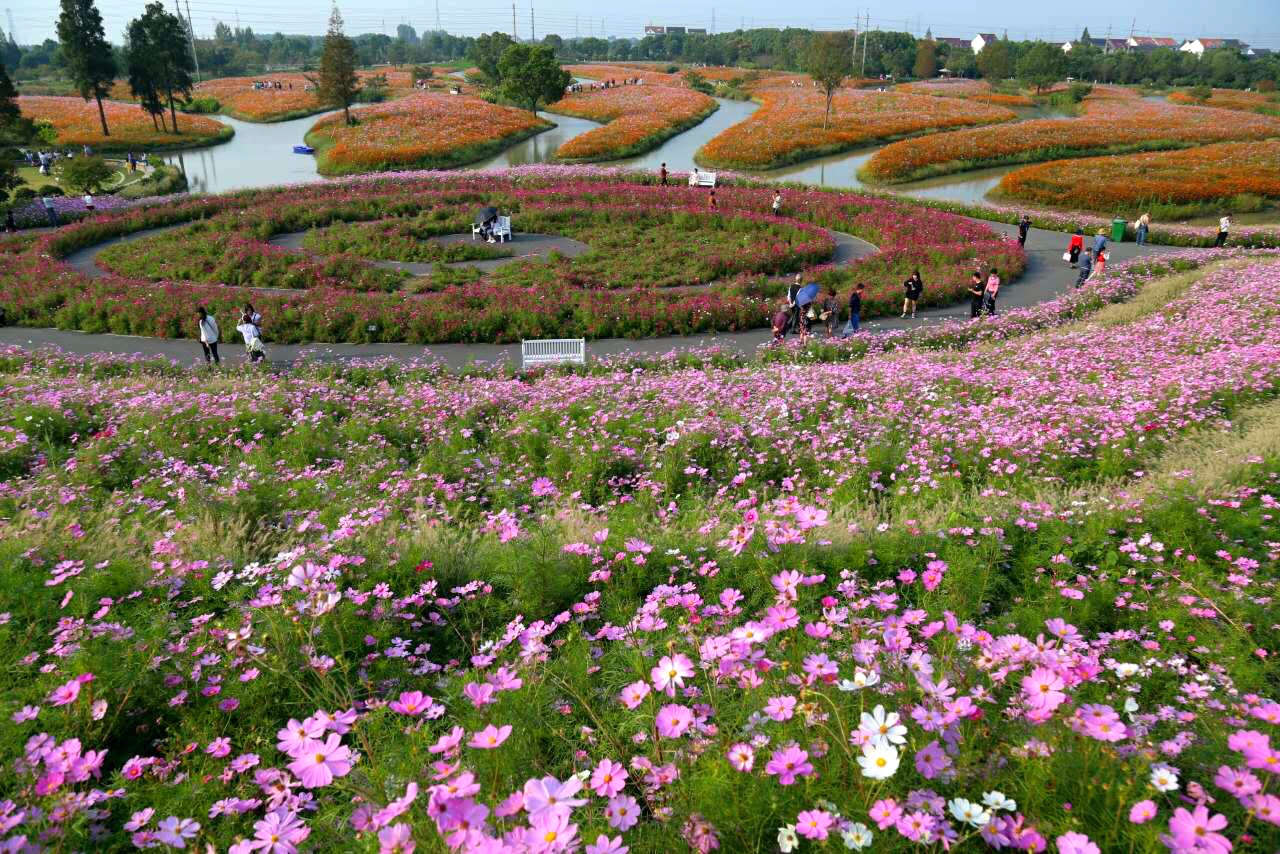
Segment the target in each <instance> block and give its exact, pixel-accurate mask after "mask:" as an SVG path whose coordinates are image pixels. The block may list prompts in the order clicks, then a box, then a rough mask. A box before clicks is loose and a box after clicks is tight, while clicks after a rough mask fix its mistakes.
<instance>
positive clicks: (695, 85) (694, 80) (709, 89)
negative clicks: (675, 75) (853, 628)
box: [682, 68, 716, 95]
mask: <svg viewBox="0 0 1280 854" xmlns="http://www.w3.org/2000/svg"><path fill="white" fill-rule="evenodd" d="M682 76H683V77H684V82H685V83H687V84H688V85H689V88H690V89H694V90H696V91H698V92H701V93H702V94H704V95H714V94H715V91H716V88H715V87H714V86H712V85H711V83H710V81H708V80H707V78H705V77H703V76H702V75H701V74H699V73H698V72H697V71H695V70H694V69H692V68H690V69H689V70H688V71H686V72H685V73H684V74H683V75H682Z"/></svg>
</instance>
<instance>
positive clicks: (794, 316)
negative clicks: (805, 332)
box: [787, 273, 801, 333]
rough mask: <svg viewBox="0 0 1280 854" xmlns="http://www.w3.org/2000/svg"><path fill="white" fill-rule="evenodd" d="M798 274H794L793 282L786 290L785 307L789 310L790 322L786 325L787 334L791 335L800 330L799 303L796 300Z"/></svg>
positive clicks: (797, 295) (798, 287) (798, 283)
mask: <svg viewBox="0 0 1280 854" xmlns="http://www.w3.org/2000/svg"><path fill="white" fill-rule="evenodd" d="M800 287H801V285H800V274H799V273H796V278H795V281H793V282H792V283H791V285H790V286H789V287H788V288H787V305H788V306H790V308H791V320H790V321H788V323H787V332H788V333H793V332H798V331H799V330H800V311H801V309H800V303H798V302H796V299H797V298H798V297H799V294H800Z"/></svg>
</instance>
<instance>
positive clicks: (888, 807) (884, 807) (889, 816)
mask: <svg viewBox="0 0 1280 854" xmlns="http://www.w3.org/2000/svg"><path fill="white" fill-rule="evenodd" d="M900 818H902V807H900V806H898V802H897V801H895V800H893V798H884V799H883V800H879V801H876V802H875V803H874V804H872V805H871V820H872V821H874V822H875V823H876V826H877V827H879V828H880V829H881V830H885V829H887V828H889V827H891V826H893V825H894V824H896V823H897V822H898V819H900Z"/></svg>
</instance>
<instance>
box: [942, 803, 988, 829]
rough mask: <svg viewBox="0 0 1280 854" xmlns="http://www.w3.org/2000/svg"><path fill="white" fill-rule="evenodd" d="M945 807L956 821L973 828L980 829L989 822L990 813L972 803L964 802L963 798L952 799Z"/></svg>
mask: <svg viewBox="0 0 1280 854" xmlns="http://www.w3.org/2000/svg"><path fill="white" fill-rule="evenodd" d="M947 806H949V807H951V814H952V815H953V816H955V817H956V821H962V822H964V823H965V824H969V825H972V826H973V827H982V826H983V825H984V824H986V823H987V822H989V821H991V813H989V812H987V811H986V810H984V809H983V808H982V806H981V805H980V804H975V803H974V802H973V801H966V800H965V799H964V798H953V799H952V800H951V802H950V803H949V804H947Z"/></svg>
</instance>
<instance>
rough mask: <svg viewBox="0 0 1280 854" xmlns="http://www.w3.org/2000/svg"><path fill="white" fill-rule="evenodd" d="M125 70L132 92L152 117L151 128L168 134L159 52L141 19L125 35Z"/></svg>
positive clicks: (144, 22)
mask: <svg viewBox="0 0 1280 854" xmlns="http://www.w3.org/2000/svg"><path fill="white" fill-rule="evenodd" d="M125 69H126V73H127V74H128V76H129V91H130V92H132V93H133V97H135V98H137V99H138V103H139V104H140V105H141V106H142V109H144V110H146V111H147V113H148V114H149V115H150V116H151V124H152V126H153V127H155V128H157V129H158V130H167V128H165V127H164V101H162V100H161V98H160V88H159V80H160V70H159V68H158V67H157V62H156V51H155V50H154V48H153V47H152V44H151V34H150V32H149V31H148V30H147V22H146V21H144V20H143V19H142V18H135V19H134V20H132V21H130V22H129V28H128V30H127V31H126V34H125Z"/></svg>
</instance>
